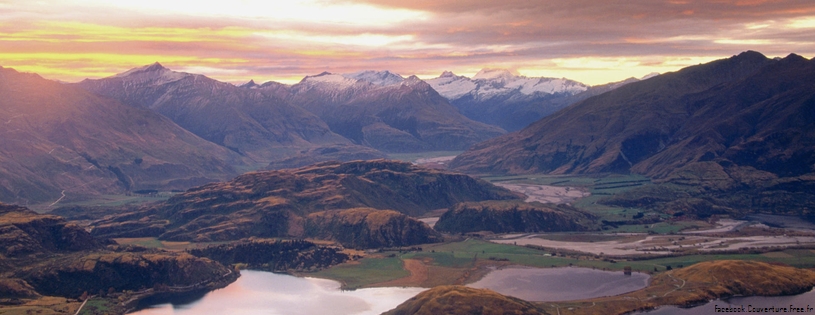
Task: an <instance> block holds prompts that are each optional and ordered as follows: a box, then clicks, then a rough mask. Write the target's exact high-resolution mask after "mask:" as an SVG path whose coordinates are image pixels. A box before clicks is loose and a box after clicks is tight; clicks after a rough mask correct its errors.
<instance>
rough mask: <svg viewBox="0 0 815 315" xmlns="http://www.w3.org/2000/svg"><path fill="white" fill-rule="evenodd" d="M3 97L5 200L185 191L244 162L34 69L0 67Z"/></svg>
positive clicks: (0, 140)
mask: <svg viewBox="0 0 815 315" xmlns="http://www.w3.org/2000/svg"><path fill="white" fill-rule="evenodd" d="M0 99H1V100H2V101H0V121H2V124H0V134H2V136H0V178H2V180H0V200H2V201H6V202H17V203H23V204H25V203H39V202H46V201H48V202H54V201H57V200H71V199H74V200H75V199H77V198H82V197H87V196H89V195H95V194H102V193H105V194H108V193H122V192H125V191H132V190H139V189H186V188H188V187H190V186H193V185H200V184H203V183H207V182H210V181H213V180H218V179H225V178H228V177H231V176H234V175H235V174H236V173H235V171H234V170H233V169H232V167H231V166H230V165H240V164H241V163H242V159H241V157H240V156H238V155H237V154H235V153H233V152H230V151H229V150H226V149H224V148H221V147H219V146H217V145H215V144H212V143H210V142H208V141H205V140H203V139H201V138H199V137H197V136H195V135H193V134H192V133H190V132H188V131H186V130H184V129H182V128H180V127H178V125H176V124H174V123H173V122H172V121H170V120H169V119H167V118H165V117H162V116H161V115H157V114H155V113H152V112H150V111H148V110H144V109H139V108H133V107H129V106H125V105H123V104H121V103H119V102H116V101H114V100H111V99H107V98H101V97H99V96H96V95H94V94H92V93H89V92H87V91H84V90H82V89H79V88H76V87H72V86H68V85H63V84H60V83H57V82H53V81H49V80H45V79H43V78H41V77H40V76H38V75H36V74H25V73H18V72H16V71H14V70H13V69H7V68H0ZM63 196H64V198H62V197H63Z"/></svg>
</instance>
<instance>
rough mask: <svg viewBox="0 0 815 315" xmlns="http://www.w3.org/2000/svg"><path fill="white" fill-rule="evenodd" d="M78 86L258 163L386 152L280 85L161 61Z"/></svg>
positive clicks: (370, 154)
mask: <svg viewBox="0 0 815 315" xmlns="http://www.w3.org/2000/svg"><path fill="white" fill-rule="evenodd" d="M253 83H254V82H253ZM78 86H80V87H82V88H84V89H87V90H89V91H92V92H94V93H97V94H100V95H105V96H110V97H113V98H115V99H118V100H120V101H122V102H123V103H125V104H128V105H130V106H133V107H136V108H147V109H150V110H152V111H154V112H156V113H160V114H162V115H164V116H166V117H168V118H170V119H171V120H173V121H174V122H176V123H177V124H178V125H180V126H181V127H183V128H185V129H187V130H189V131H190V132H192V133H194V134H196V135H198V136H200V137H202V138H204V139H206V140H209V141H211V142H213V143H216V144H218V145H221V146H224V147H226V148H229V149H230V150H233V151H235V152H238V153H239V154H241V155H244V156H246V157H248V158H250V159H252V160H254V161H255V162H258V163H268V162H271V161H275V160H280V159H285V158H288V157H292V156H296V155H298V154H301V153H304V152H309V149H314V148H318V147H322V146H330V147H333V148H334V149H336V150H335V151H333V152H334V153H335V156H332V157H329V158H327V159H333V158H340V159H342V156H341V155H339V154H336V153H337V152H341V151H342V152H345V151H347V152H349V153H360V152H363V153H365V154H366V156H367V157H368V158H377V157H381V156H382V155H381V154H379V153H378V152H375V151H372V150H370V149H367V148H364V147H360V146H354V145H353V144H351V143H350V142H349V141H348V140H347V139H344V138H343V137H341V136H339V135H337V134H335V133H333V132H331V130H329V128H328V126H326V124H325V123H324V122H323V121H322V120H320V119H319V118H317V117H316V116H314V115H313V114H311V113H309V112H307V111H305V110H303V109H301V108H298V107H295V106H291V105H289V103H288V102H286V101H285V100H284V99H283V98H282V97H283V96H285V95H286V92H285V89H284V90H283V91H279V90H277V89H276V88H280V87H279V86H275V87H270V88H269V89H270V90H273V91H274V93H270V92H269V91H267V92H265V93H263V92H260V91H258V89H257V88H258V87H256V88H254V89H252V88H248V87H247V88H240V87H236V86H234V85H232V84H229V83H224V82H219V81H216V80H213V79H210V78H207V77H205V76H203V75H197V74H189V73H182V72H176V71H172V70H170V69H167V68H164V67H163V66H161V65H160V64H158V63H155V64H152V65H149V66H145V67H141V68H136V69H132V70H130V71H127V72H124V73H121V74H118V75H116V76H113V77H108V78H104V79H100V80H84V81H82V82H80V83H78ZM281 93H282V94H281ZM311 152H319V151H313V150H312V151H311ZM318 160H319V159H318Z"/></svg>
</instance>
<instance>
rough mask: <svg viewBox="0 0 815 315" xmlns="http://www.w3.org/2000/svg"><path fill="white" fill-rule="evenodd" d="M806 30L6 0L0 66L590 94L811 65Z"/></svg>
mask: <svg viewBox="0 0 815 315" xmlns="http://www.w3.org/2000/svg"><path fill="white" fill-rule="evenodd" d="M813 28H815V3H813V2H812V1H810V0H806V1H802V0H795V1H780V0H705V1H697V0H671V1H653V0H630V1H589V0H573V1H526V0H503V1H488V0H460V1H430V0H418V1H401V0H399V1H397V0H363V1H350V0H346V1H342V0H340V1H328V0H323V1H318V0H301V1H286V2H279V1H275V2H269V1H232V2H226V1H186V0H182V1H158V0H142V1H128V2H119V1H117V2H110V1H101V0H77V1H49V2H31V1H4V2H0V58H2V59H0V60H2V62H3V63H4V64H3V66H9V67H17V68H20V69H22V70H24V71H37V72H41V74H43V75H45V76H46V77H48V73H51V74H53V75H54V77H55V78H59V79H63V80H78V79H81V78H83V77H84V76H91V77H98V76H105V75H111V74H114V73H116V72H122V71H125V70H127V69H128V68H132V67H136V66H140V65H142V64H145V63H151V62H154V61H160V62H162V64H165V65H166V66H170V67H173V66H175V67H176V68H178V69H197V70H200V71H201V72H202V73H204V74H207V75H211V76H213V77H215V78H217V79H221V80H227V81H233V82H243V81H246V80H248V79H249V78H255V79H256V80H266V79H268V80H280V81H286V82H295V81H297V79H296V78H302V77H303V76H305V75H309V74H316V73H320V72H322V71H331V72H354V71H359V70H363V69H374V70H384V69H388V70H392V71H395V72H398V73H401V74H403V75H410V74H417V75H420V76H423V77H428V76H435V75H438V74H440V73H441V72H442V71H444V70H452V71H454V72H456V73H458V74H465V75H472V74H474V73H475V72H477V71H478V70H479V69H481V68H483V67H504V68H511V69H517V70H518V71H520V72H521V73H523V74H526V75H530V74H535V75H544V76H558V77H559V76H564V77H569V78H574V79H579V80H582V81H584V82H586V83H590V84H600V83H605V82H609V81H615V80H621V79H624V78H626V77H629V76H640V75H643V74H647V73H649V72H653V71H658V72H664V71H672V70H677V69H679V68H681V67H683V66H687V65H692V64H697V63H699V62H700V61H703V60H712V59H716V58H723V57H728V56H731V55H734V54H738V53H739V52H741V51H744V50H750V49H752V50H758V51H761V52H762V53H764V54H766V55H769V56H785V55H787V54H789V53H791V52H795V53H798V54H802V55H804V56H812V55H815V39H813V38H812V36H811V34H812V30H813ZM26 56H28V58H26ZM116 56H120V57H118V58H117V57H116ZM142 56H143V57H142ZM94 58H99V59H98V60H97V61H94ZM147 60H149V61H147ZM145 61H146V62H145ZM49 67H55V68H58V69H54V70H50V71H49V70H48V69H49ZM71 69H74V70H75V71H73V72H72V71H71ZM71 73H74V75H71Z"/></svg>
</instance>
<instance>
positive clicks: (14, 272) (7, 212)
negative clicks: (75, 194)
mask: <svg viewBox="0 0 815 315" xmlns="http://www.w3.org/2000/svg"><path fill="white" fill-rule="evenodd" d="M0 231H2V234H1V235H2V237H0V300H2V301H3V302H4V304H5V302H8V303H10V305H17V304H24V303H28V302H31V303H29V304H26V307H27V308H28V309H29V310H31V311H32V312H34V311H35V309H38V308H40V307H41V308H48V305H53V303H55V302H54V300H53V298H51V300H49V301H51V302H50V304H47V303H37V300H42V299H48V298H49V296H51V297H53V296H60V297H68V298H78V297H80V296H82V295H83V293H84V294H85V295H87V294H97V292H98V293H99V295H119V296H126V297H127V298H128V299H129V298H130V297H135V298H136V299H138V298H139V297H144V296H147V295H151V294H156V293H159V291H161V292H176V293H181V292H188V291H194V290H204V289H215V288H219V287H223V286H225V285H226V284H228V283H230V282H232V281H234V280H235V279H236V278H237V276H238V275H237V273H235V272H233V271H232V270H231V269H230V268H227V267H224V266H223V265H221V264H219V263H217V262H214V261H212V260H209V259H206V258H198V257H195V256H192V255H190V254H185V253H170V252H164V251H159V250H147V249H145V248H137V247H136V248H134V247H120V246H116V245H112V244H115V243H113V242H112V241H109V240H104V239H95V238H93V237H92V236H91V235H90V234H89V233H88V232H87V231H85V229H84V228H81V227H79V226H77V225H75V224H73V223H69V222H66V221H65V220H64V219H63V218H61V217H58V216H54V215H42V214H37V213H35V212H33V211H31V210H29V209H27V208H24V207H18V206H12V205H6V204H2V203H0ZM148 289H150V290H148ZM125 291H130V292H125ZM135 291H138V292H135ZM86 292H89V293H86ZM57 300H58V299H57ZM124 300H126V299H123V300H122V301H124ZM32 303H33V304H32ZM58 303H62V304H64V305H65V306H66V307H68V305H69V304H70V302H69V301H66V300H64V299H63V300H61V302H58ZM120 306H121V305H120ZM122 307H126V306H122ZM2 308H3V305H0V313H2V312H3V309H2ZM116 312H122V313H123V312H124V310H123V309H120V310H117V311H116Z"/></svg>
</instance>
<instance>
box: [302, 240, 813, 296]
mask: <svg viewBox="0 0 815 315" xmlns="http://www.w3.org/2000/svg"><path fill="white" fill-rule="evenodd" d="M392 254H393V255H394V256H395V257H387V258H364V259H362V260H360V261H359V263H354V264H344V265H340V266H337V267H333V268H330V269H326V270H322V271H319V272H315V273H310V274H308V276H313V277H319V278H328V279H334V280H338V281H340V282H342V283H343V284H345V286H346V287H347V288H351V289H353V288H360V287H364V286H367V285H373V284H376V283H381V282H385V281H390V280H394V279H399V278H402V277H406V276H408V275H409V273H408V272H407V271H405V270H403V268H402V262H401V259H416V260H422V261H425V262H427V264H429V265H434V266H440V267H447V268H456V269H459V268H460V269H469V268H472V267H473V266H475V265H476V263H477V262H479V263H484V262H487V263H489V262H495V263H496V264H497V263H498V262H501V263H502V264H507V263H509V264H513V265H524V266H530V267H540V268H549V267H566V266H579V267H585V268H595V269H604V270H623V269H624V268H625V267H626V266H630V267H632V269H633V270H634V271H638V272H645V273H654V272H662V271H665V270H666V269H667V268H668V267H669V266H670V267H671V268H678V267H680V266H685V267H687V266H690V265H692V264H695V263H699V262H702V261H710V260H754V261H762V262H771V263H782V264H787V265H791V266H795V267H801V268H812V267H815V250H807V249H787V250H783V251H777V252H769V253H763V254H711V255H687V256H677V257H667V258H655V259H643V260H629V261H622V260H621V261H614V260H610V259H606V260H604V259H602V258H601V257H592V256H580V257H574V256H568V257H564V256H562V255H561V256H557V255H554V254H556V253H554V252H552V251H546V250H539V249H534V248H528V247H522V246H514V245H505V244H496V243H491V242H487V241H482V240H476V239H468V240H465V241H462V242H453V243H444V244H428V245H424V246H423V251H421V252H409V253H402V254H399V253H396V252H393V253H392Z"/></svg>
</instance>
